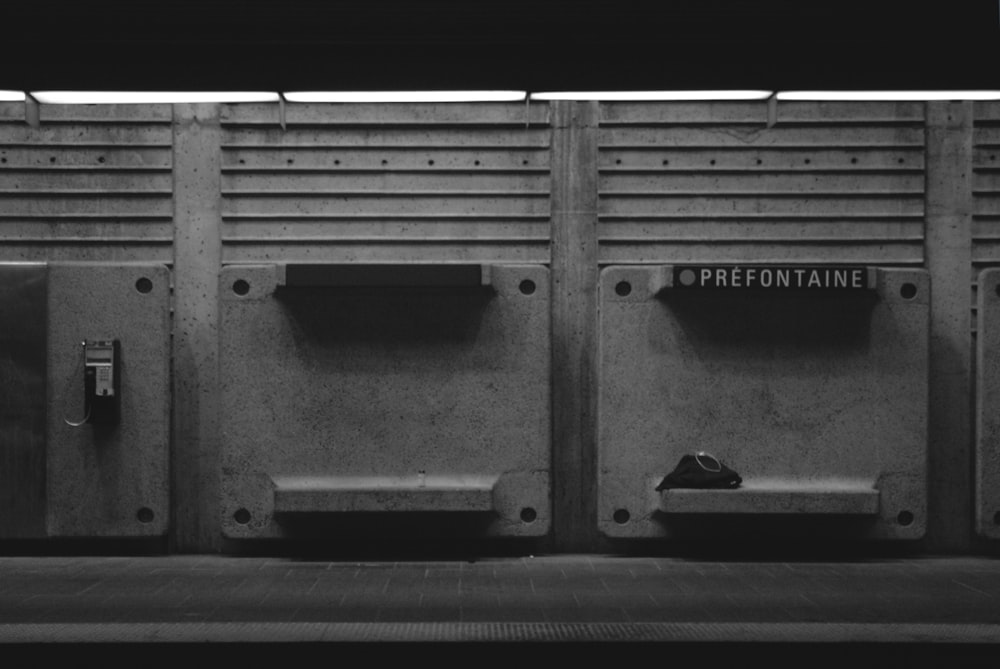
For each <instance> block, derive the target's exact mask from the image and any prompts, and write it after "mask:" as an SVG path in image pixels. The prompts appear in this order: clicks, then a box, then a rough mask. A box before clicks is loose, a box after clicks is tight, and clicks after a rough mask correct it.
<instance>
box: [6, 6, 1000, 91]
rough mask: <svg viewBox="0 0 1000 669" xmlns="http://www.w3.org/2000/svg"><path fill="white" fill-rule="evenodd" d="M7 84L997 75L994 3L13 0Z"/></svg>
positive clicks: (578, 84)
mask: <svg viewBox="0 0 1000 669" xmlns="http://www.w3.org/2000/svg"><path fill="white" fill-rule="evenodd" d="M3 5H4V6H3V8H2V9H0V26H2V28H3V35H4V41H3V44H4V48H3V52H4V55H5V61H6V62H5V63H4V66H3V67H2V68H0V88H13V89H22V90H38V89H51V88H64V89H65V88H74V89H87V88H91V89H132V90H139V89H146V90H153V89H161V90H167V89H173V90H197V89H202V90H207V89H228V90H236V89H253V90H285V91H287V90H295V89H300V90H301V89H324V90H336V89H341V90H345V89H399V88H408V89H432V88H514V89H518V90H534V91H537V90H553V89H564V90H565V89H619V90H623V89H687V88H702V89H704V88H764V89H790V88H848V89H851V88H897V89H898V88H951V89H956V88H1000V51H998V45H1000V16H998V2H997V0H981V1H971V2H963V1H961V0H953V1H952V2H949V3H943V2H937V3H914V2H899V1H890V2H876V1H875V0H870V1H869V2H858V1H856V0H849V1H845V2H815V1H809V0H797V1H790V0H785V1H761V2H752V1H744V2H735V1H733V0H729V1H723V0H701V1H698V2H694V1H690V0H688V1H683V2H670V1H668V0H664V1H661V2H651V1H650V0H614V1H612V0H575V1H572V2H570V1H567V0H548V1H546V0H535V1H534V2H528V1H526V0H506V1H504V2H495V1H478V2H477V1H474V0H465V1H457V0H339V1H338V0H328V1H326V2H319V1H316V0H313V1H309V0H285V1H284V2H277V1H274V0H271V1H265V0H242V1H238V0H200V1H196V0H177V1H175V2H148V1H143V0H94V1H87V0H80V1H78V2H67V0H23V1H18V2H13V1H7V2H4V3H3Z"/></svg>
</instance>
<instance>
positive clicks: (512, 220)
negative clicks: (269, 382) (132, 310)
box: [222, 104, 550, 263]
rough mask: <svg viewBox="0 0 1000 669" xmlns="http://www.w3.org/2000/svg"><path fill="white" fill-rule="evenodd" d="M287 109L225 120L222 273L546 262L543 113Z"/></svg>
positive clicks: (233, 113) (486, 108) (263, 109)
mask: <svg viewBox="0 0 1000 669" xmlns="http://www.w3.org/2000/svg"><path fill="white" fill-rule="evenodd" d="M281 109H282V108H281V107H279V105H230V106H225V107H223V110H222V124H223V129H224V137H223V147H222V151H223V154H222V177H223V180H222V197H223V208H222V218H223V262H228V263H235V262H256V261H288V262H302V261H312V262H316V261H330V262H366V261H385V262H392V261H444V262H543V263H544V262H548V259H549V251H548V243H549V142H550V130H549V121H548V114H549V106H548V105H547V104H544V105H532V106H528V105H525V104H447V105H435V104H419V105H406V104H389V105H369V104H351V105H311V104H289V105H287V106H286V107H284V119H283V120H282V118H281V116H280V113H281ZM282 122H283V123H284V127H282V125H281V124H282Z"/></svg>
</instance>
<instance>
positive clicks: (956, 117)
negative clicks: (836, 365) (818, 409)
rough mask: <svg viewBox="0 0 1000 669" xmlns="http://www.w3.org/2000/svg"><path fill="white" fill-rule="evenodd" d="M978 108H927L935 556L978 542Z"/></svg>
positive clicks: (929, 544)
mask: <svg viewBox="0 0 1000 669" xmlns="http://www.w3.org/2000/svg"><path fill="white" fill-rule="evenodd" d="M972 121H973V109H972V103H971V102H928V103H927V121H926V147H927V148H926V151H927V159H926V160H927V162H926V191H925V197H926V214H925V218H926V231H925V234H926V265H927V269H928V270H929V272H930V275H931V333H930V337H931V339H930V349H931V350H930V357H931V360H930V400H929V401H930V407H929V421H930V424H929V426H928V437H929V454H928V472H929V474H928V475H929V482H928V484H929V489H928V514H929V517H928V523H927V535H926V541H925V543H926V548H927V550H929V551H931V552H940V553H957V552H962V551H967V550H969V549H970V547H971V542H972V525H973V523H972V517H973V514H972V501H973V487H972V486H973V481H972V456H973V434H974V433H973V427H972V397H973V395H972V360H973V351H972V322H971V319H972V314H971V310H972V297H971V294H972V215H971V213H972Z"/></svg>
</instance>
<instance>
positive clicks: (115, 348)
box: [66, 339, 121, 427]
mask: <svg viewBox="0 0 1000 669" xmlns="http://www.w3.org/2000/svg"><path fill="white" fill-rule="evenodd" d="M83 364H84V368H83V410H84V417H83V420H81V421H78V422H71V421H69V420H67V421H66V423H67V424H69V425H72V426H73V427H78V426H80V425H84V424H85V423H90V424H92V425H115V424H117V423H118V421H119V420H120V418H121V344H120V342H119V341H118V340H117V339H88V340H86V341H84V342H83Z"/></svg>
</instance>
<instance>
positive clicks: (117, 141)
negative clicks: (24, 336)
mask: <svg viewBox="0 0 1000 669" xmlns="http://www.w3.org/2000/svg"><path fill="white" fill-rule="evenodd" d="M171 118H172V116H171V108H170V106H169V105H41V106H40V107H39V121H38V123H37V125H32V124H28V123H27V122H25V105H24V104H21V103H17V104H13V103H12V104H3V105H0V259H5V260H95V261H107V260H115V261H140V260H144V261H157V262H169V261H170V260H171V259H172V248H171V245H172V243H173V228H172V218H173V201H172V191H173V177H172V175H171V161H172V138H171V127H170V125H171Z"/></svg>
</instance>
